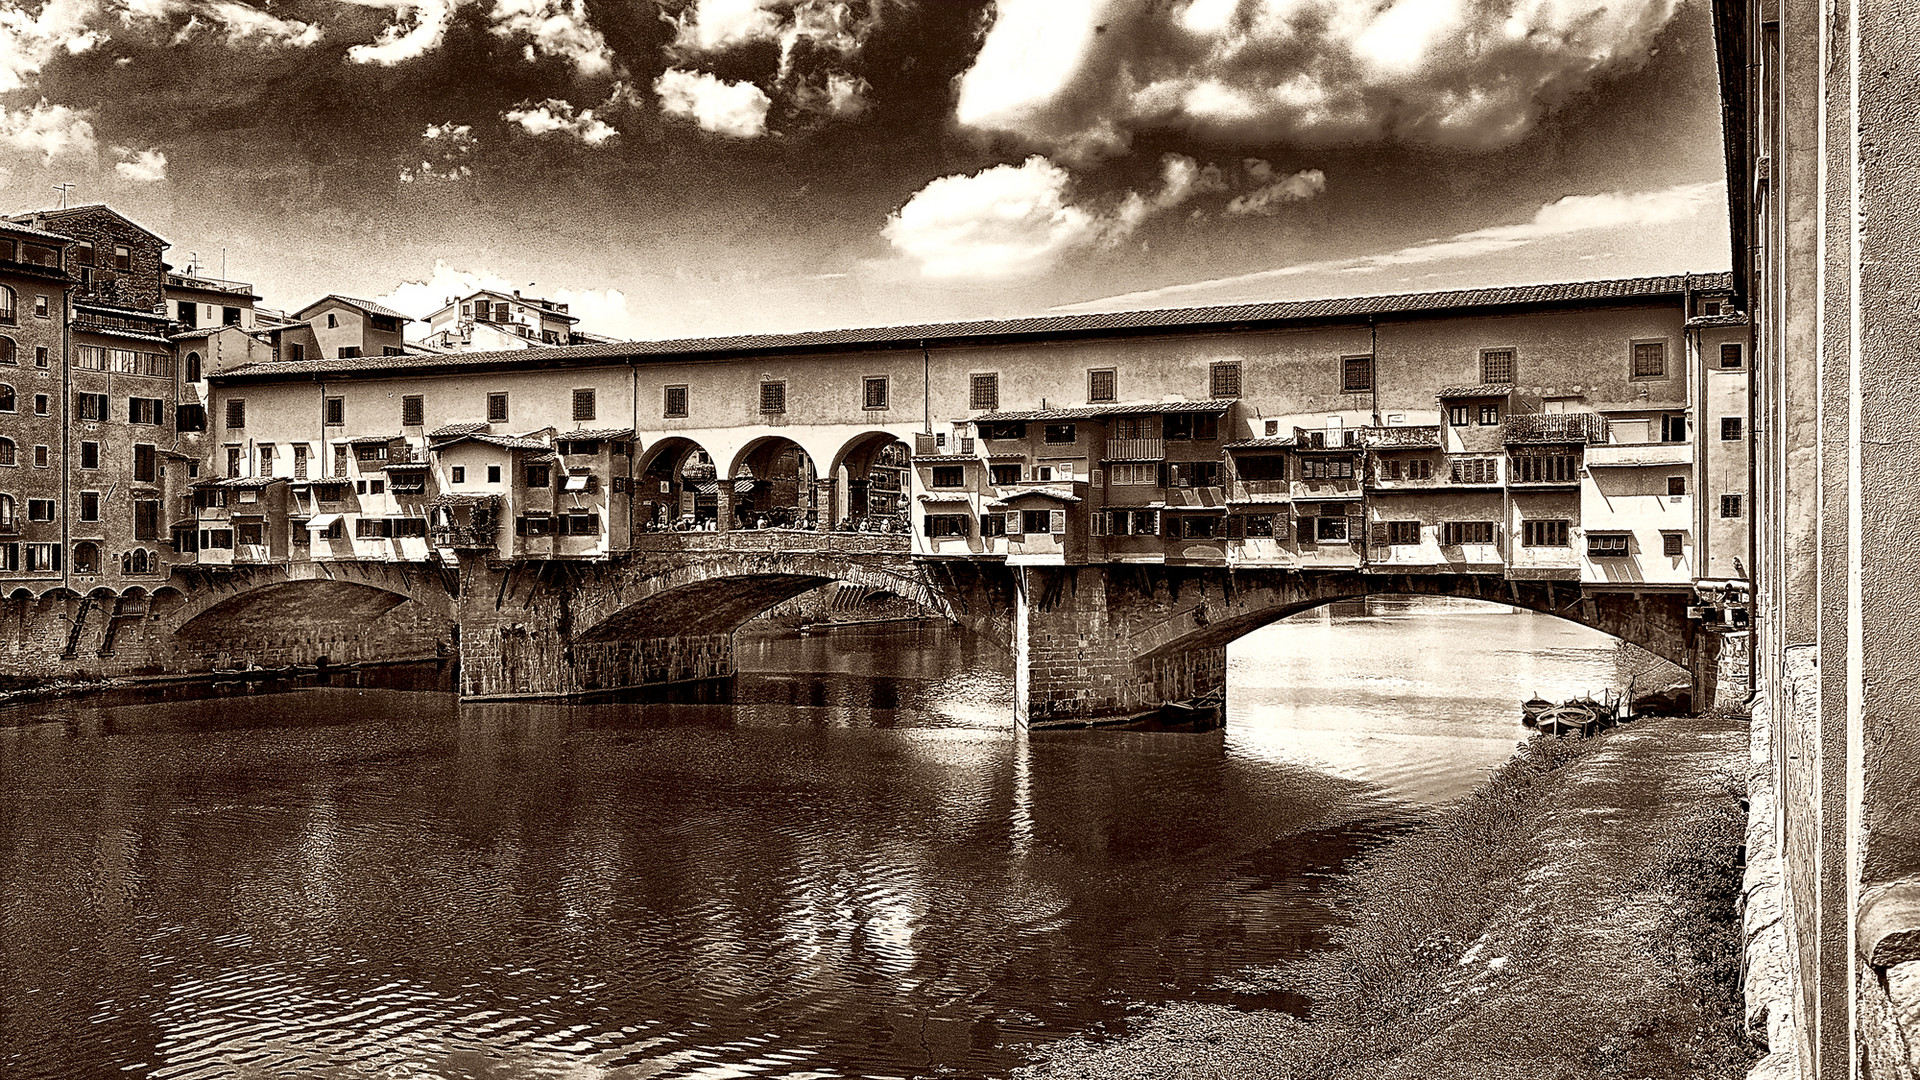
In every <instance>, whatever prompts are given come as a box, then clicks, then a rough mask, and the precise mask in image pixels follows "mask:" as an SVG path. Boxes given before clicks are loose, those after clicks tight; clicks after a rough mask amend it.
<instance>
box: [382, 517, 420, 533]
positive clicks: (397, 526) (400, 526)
mask: <svg viewBox="0 0 1920 1080" xmlns="http://www.w3.org/2000/svg"><path fill="white" fill-rule="evenodd" d="M387 525H388V528H389V529H391V530H392V532H393V535H394V536H396V537H402V536H425V535H427V519H426V518H422V517H412V518H393V519H391V520H390V521H388V523H387Z"/></svg>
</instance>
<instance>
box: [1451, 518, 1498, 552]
mask: <svg viewBox="0 0 1920 1080" xmlns="http://www.w3.org/2000/svg"><path fill="white" fill-rule="evenodd" d="M1440 543H1441V544H1443V545H1445V546H1447V547H1458V546H1459V545H1461V544H1491V543H1493V522H1491V521H1448V522H1445V523H1443V524H1442V525H1441V526H1440Z"/></svg>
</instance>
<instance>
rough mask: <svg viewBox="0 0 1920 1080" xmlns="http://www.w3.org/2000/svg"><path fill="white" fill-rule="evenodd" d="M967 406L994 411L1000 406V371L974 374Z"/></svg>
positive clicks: (981, 410)
mask: <svg viewBox="0 0 1920 1080" xmlns="http://www.w3.org/2000/svg"><path fill="white" fill-rule="evenodd" d="M967 407H968V408H969V409H972V410H973V411H974V412H992V411H993V410H995V409H998V408H999V407H1000V375H999V373H997V372H996V373H993V374H988V375H975V376H973V379H972V383H971V390H970V391H969V393H968V396H967ZM1023 434H1024V432H1023ZM990 437H991V436H990ZM1014 437H1015V438H1018V437H1019V436H1014Z"/></svg>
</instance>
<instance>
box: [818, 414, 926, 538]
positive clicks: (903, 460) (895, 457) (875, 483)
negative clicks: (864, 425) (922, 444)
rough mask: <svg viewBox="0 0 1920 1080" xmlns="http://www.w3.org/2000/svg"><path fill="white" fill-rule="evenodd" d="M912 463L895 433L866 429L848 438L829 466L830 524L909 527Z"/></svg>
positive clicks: (887, 529)
mask: <svg viewBox="0 0 1920 1080" xmlns="http://www.w3.org/2000/svg"><path fill="white" fill-rule="evenodd" d="M910 464H911V460H910V457H909V451H908V450H907V444H906V443H904V442H902V441H900V439H899V437H898V436H895V435H892V434H890V433H888V432H885V431H869V432H866V433H864V434H861V435H856V436H854V437H853V438H852V439H849V440H848V441H847V444H846V445H845V446H844V447H842V448H841V449H840V453H839V455H838V456H837V457H836V458H835V460H834V463H833V468H832V469H830V470H828V476H829V477H830V478H831V480H832V495H833V527H834V529H835V530H836V531H842V532H878V533H905V532H907V531H908V528H909V524H910V522H911V521H912V514H911V512H910V510H911V508H910V507H909V506H908V498H909V491H908V483H907V471H908V469H909V467H910Z"/></svg>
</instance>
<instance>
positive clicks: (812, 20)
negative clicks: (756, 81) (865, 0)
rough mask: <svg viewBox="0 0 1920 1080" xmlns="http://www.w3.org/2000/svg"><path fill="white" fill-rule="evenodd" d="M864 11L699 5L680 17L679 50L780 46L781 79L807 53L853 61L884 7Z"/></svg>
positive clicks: (757, 1) (808, 1)
mask: <svg viewBox="0 0 1920 1080" xmlns="http://www.w3.org/2000/svg"><path fill="white" fill-rule="evenodd" d="M864 6H865V8H866V10H865V12H864V13H863V12H858V11H856V10H855V9H854V6H853V5H852V4H850V3H847V2H846V0H797V2H796V0H697V2H695V3H694V4H692V5H691V6H689V7H688V8H687V9H686V10H685V11H683V12H681V14H680V16H679V18H677V19H673V20H670V21H671V22H672V23H673V24H674V27H675V33H674V39H673V48H674V50H675V51H676V52H679V53H681V54H682V55H685V56H700V55H707V54H712V53H719V52H725V51H727V50H729V49H737V48H739V47H740V46H742V45H751V44H754V43H757V42H765V41H771V42H777V43H778V44H779V46H780V75H781V77H783V78H784V77H785V76H786V75H787V73H788V72H789V71H791V70H792V68H793V64H794V57H795V54H796V53H797V52H798V51H800V50H802V49H812V50H818V51H823V52H831V53H837V54H839V55H840V56H843V57H844V56H851V55H853V54H854V53H855V52H857V51H859V49H860V47H861V46H862V45H863V44H865V43H866V39H867V35H868V34H869V33H871V32H872V30H873V28H874V27H875V26H876V25H877V24H878V22H879V12H880V10H881V5H879V4H871V5H864Z"/></svg>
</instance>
